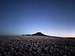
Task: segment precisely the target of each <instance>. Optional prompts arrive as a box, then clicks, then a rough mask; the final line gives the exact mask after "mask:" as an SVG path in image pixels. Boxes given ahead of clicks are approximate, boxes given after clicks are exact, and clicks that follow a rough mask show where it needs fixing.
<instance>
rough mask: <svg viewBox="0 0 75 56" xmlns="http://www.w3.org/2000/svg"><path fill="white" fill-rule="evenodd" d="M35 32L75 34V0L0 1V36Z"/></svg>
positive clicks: (60, 34)
mask: <svg viewBox="0 0 75 56" xmlns="http://www.w3.org/2000/svg"><path fill="white" fill-rule="evenodd" d="M35 32H42V33H44V34H47V35H52V36H62V37H66V36H67V37H70V36H75V1H74V0H0V35H14V34H32V33H35Z"/></svg>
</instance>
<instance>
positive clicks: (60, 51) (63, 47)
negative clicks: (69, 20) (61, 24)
mask: <svg viewBox="0 0 75 56" xmlns="http://www.w3.org/2000/svg"><path fill="white" fill-rule="evenodd" d="M0 56H75V41H74V40H73V41H72V40H64V39H55V40H54V39H40V40H39V39H37V40H36V41H34V40H25V39H24V40H22V39H21V40H18V39H14V40H13V39H11V40H0Z"/></svg>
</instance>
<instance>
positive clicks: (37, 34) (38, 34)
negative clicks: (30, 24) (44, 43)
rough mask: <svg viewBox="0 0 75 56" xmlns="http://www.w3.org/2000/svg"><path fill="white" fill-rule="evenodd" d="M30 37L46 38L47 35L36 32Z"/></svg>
mask: <svg viewBox="0 0 75 56" xmlns="http://www.w3.org/2000/svg"><path fill="white" fill-rule="evenodd" d="M32 36H47V35H45V34H43V33H41V32H37V33H34V34H32Z"/></svg>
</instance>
